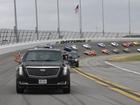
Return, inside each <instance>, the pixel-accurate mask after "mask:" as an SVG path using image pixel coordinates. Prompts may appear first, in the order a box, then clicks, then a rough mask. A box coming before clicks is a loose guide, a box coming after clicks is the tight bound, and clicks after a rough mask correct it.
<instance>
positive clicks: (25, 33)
mask: <svg viewBox="0 0 140 105" xmlns="http://www.w3.org/2000/svg"><path fill="white" fill-rule="evenodd" d="M38 34H39V39H38V40H55V39H59V35H58V33H57V32H56V31H39V33H38ZM17 35H18V39H19V42H20V43H24V42H29V41H36V40H37V33H36V32H35V31H34V30H18V32H17ZM60 35H61V39H66V40H69V39H76V38H91V39H99V38H108V39H110V38H123V37H124V36H126V35H128V33H120V32H106V33H105V34H104V35H103V34H102V32H83V33H82V37H81V35H80V33H79V32H68V31H61V32H60ZM12 43H17V38H16V36H15V33H14V30H12V29H0V45H6V44H12Z"/></svg>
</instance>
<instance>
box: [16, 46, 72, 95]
mask: <svg viewBox="0 0 140 105" xmlns="http://www.w3.org/2000/svg"><path fill="white" fill-rule="evenodd" d="M67 64H68V63H66V61H65V56H64V55H63V53H62V52H61V50H59V49H44V48H42V49H41V48H40V49H30V50H28V51H27V52H26V53H25V54H24V56H23V57H22V60H21V62H20V64H19V66H18V69H17V73H16V91H17V93H23V92H24V89H25V88H34V87H35V88H36V87H39V88H40V87H44V88H51V89H52V88H55V89H57V88H61V89H62V90H63V92H64V93H70V71H69V69H70V68H69V66H68V65H67Z"/></svg>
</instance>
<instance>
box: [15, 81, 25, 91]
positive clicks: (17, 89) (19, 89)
mask: <svg viewBox="0 0 140 105" xmlns="http://www.w3.org/2000/svg"><path fill="white" fill-rule="evenodd" d="M16 92H17V93H23V92H24V88H23V87H20V86H19V84H18V83H16Z"/></svg>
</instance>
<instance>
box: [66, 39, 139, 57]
mask: <svg viewBox="0 0 140 105" xmlns="http://www.w3.org/2000/svg"><path fill="white" fill-rule="evenodd" d="M97 46H98V49H100V52H101V53H103V54H107V55H109V54H111V53H114V54H119V53H121V51H122V52H124V53H130V52H131V49H130V48H132V47H134V46H137V48H136V49H133V50H136V51H137V52H140V48H139V46H140V42H139V41H131V42H121V43H118V42H115V41H114V42H110V43H108V44H105V43H103V42H99V43H96V44H94V45H91V44H88V43H85V44H82V47H83V48H84V49H85V51H84V52H83V53H84V54H85V55H88V56H96V55H97V54H98V52H97V51H96V50H97V48H95V47H97ZM108 46H110V47H113V48H112V49H108V48H107V47H108ZM78 47H79V46H76V45H75V44H72V45H69V44H67V45H65V46H64V50H65V51H68V52H71V51H78ZM94 48H95V49H94Z"/></svg>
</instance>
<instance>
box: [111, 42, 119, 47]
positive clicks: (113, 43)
mask: <svg viewBox="0 0 140 105" xmlns="http://www.w3.org/2000/svg"><path fill="white" fill-rule="evenodd" d="M111 45H112V46H114V47H118V46H119V44H118V43H117V42H111Z"/></svg>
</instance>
